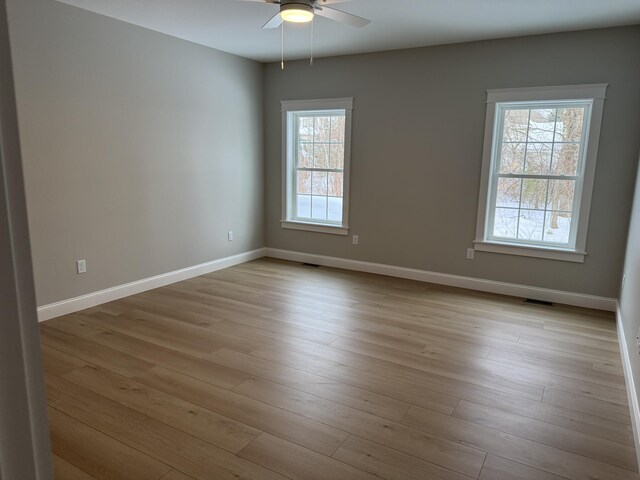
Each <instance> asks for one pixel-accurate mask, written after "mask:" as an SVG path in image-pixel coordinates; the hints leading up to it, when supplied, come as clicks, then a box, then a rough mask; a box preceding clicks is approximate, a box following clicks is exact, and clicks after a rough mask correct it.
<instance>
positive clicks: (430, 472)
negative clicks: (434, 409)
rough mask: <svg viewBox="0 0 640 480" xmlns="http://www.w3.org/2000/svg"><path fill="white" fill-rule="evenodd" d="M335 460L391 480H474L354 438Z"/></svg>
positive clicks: (376, 444)
mask: <svg viewBox="0 0 640 480" xmlns="http://www.w3.org/2000/svg"><path fill="white" fill-rule="evenodd" d="M333 458H336V459H338V460H341V461H342V462H344V463H348V464H350V465H353V466H354V467H358V468H360V469H362V470H364V471H365V472H369V473H372V474H373V475H378V476H379V477H382V478H385V479H387V480H471V478H473V477H469V476H467V475H463V474H461V473H457V472H455V471H453V470H450V469H447V468H444V467H441V466H439V465H436V464H434V463H430V462H426V461H424V460H421V459H420V458H418V457H415V456H413V455H408V454H406V453H402V452H400V451H398V450H393V449H391V448H388V447H385V446H384V445H380V444H379V443H375V442H371V441H369V440H365V439H364V438H360V437H356V436H355V435H350V436H349V438H347V440H346V441H345V442H344V443H343V444H342V445H341V446H340V448H339V449H338V451H337V452H336V453H334V454H333Z"/></svg>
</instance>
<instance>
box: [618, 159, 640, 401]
mask: <svg viewBox="0 0 640 480" xmlns="http://www.w3.org/2000/svg"><path fill="white" fill-rule="evenodd" d="M624 275H625V282H624V287H623V288H622V293H621V294H620V314H621V316H622V321H623V325H624V333H625V336H626V338H625V340H626V342H627V349H628V351H629V358H630V359H631V370H632V373H633V379H634V382H635V385H636V389H637V388H639V387H640V356H639V355H638V341H637V340H636V336H637V335H638V328H640V171H639V173H638V180H637V183H636V195H635V200H634V202H633V213H632V215H631V224H630V226H629V240H628V243H627V256H626V259H625V262H624ZM638 393H639V392H636V393H635V394H636V395H638Z"/></svg>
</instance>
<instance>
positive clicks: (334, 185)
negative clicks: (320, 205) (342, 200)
mask: <svg viewBox="0 0 640 480" xmlns="http://www.w3.org/2000/svg"><path fill="white" fill-rule="evenodd" d="M343 181H344V174H342V173H329V195H330V196H332V197H342V184H343Z"/></svg>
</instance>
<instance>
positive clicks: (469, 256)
mask: <svg viewBox="0 0 640 480" xmlns="http://www.w3.org/2000/svg"><path fill="white" fill-rule="evenodd" d="M475 254H476V251H475V250H474V249H473V248H467V260H473V257H474V256H475Z"/></svg>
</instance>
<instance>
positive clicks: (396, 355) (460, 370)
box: [331, 337, 543, 399]
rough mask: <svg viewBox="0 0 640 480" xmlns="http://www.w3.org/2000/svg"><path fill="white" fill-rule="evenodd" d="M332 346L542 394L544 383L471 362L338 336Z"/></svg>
mask: <svg viewBox="0 0 640 480" xmlns="http://www.w3.org/2000/svg"><path fill="white" fill-rule="evenodd" d="M331 346H332V347H336V348H341V349H343V350H348V351H351V352H355V353H361V354H363V355H368V356H372V357H374V358H379V359H381V360H387V361H390V362H392V363H396V364H400V365H403V366H407V367H412V368H415V369H417V370H423V371H426V372H430V373H434V374H436V375H442V376H446V377H448V378H452V379H454V380H460V381H463V382H467V383H473V384H476V385H481V386H486V385H491V388H493V389H495V390H500V391H504V392H506V393H512V394H514V395H520V396H523V397H527V398H534V399H540V398H541V397H542V392H543V386H542V385H538V384H534V383H530V382H523V381H519V380H515V379H508V378H505V377H503V376H500V375H495V374H493V373H485V372H483V371H482V370H480V369H476V368H473V367H472V366H469V367H463V366H460V365H455V364H453V363H448V362H443V361H440V360H433V359H430V358H426V357H423V356H420V355H414V354H412V353H406V352H403V351H399V350H393V349H390V348H386V347H379V346H376V345H372V344H369V343H366V342H361V341H358V340H353V339H349V338H345V337H341V338H339V339H338V340H336V341H335V342H333V343H332V344H331Z"/></svg>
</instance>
